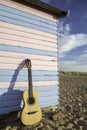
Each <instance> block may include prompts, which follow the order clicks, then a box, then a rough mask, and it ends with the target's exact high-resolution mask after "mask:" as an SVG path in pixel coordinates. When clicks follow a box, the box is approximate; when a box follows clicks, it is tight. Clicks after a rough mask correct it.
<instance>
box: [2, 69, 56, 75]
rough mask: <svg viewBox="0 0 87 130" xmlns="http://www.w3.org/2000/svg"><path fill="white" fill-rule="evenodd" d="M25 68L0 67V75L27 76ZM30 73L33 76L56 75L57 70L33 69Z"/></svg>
mask: <svg viewBox="0 0 87 130" xmlns="http://www.w3.org/2000/svg"><path fill="white" fill-rule="evenodd" d="M27 73H28V72H27V70H19V69H16V70H12V69H0V76H9V75H11V76H12V75H14V76H16V75H19V76H27ZM32 75H33V76H35V75H37V76H42V75H44V76H45V75H46V76H57V75H58V72H57V71H40V70H38V71H37V70H33V71H32Z"/></svg>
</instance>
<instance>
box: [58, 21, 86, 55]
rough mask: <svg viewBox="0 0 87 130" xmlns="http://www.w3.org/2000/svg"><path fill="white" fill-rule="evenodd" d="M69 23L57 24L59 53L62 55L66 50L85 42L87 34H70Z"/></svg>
mask: <svg viewBox="0 0 87 130" xmlns="http://www.w3.org/2000/svg"><path fill="white" fill-rule="evenodd" d="M70 30H71V27H70V24H66V25H65V26H63V22H62V23H61V24H59V37H60V38H59V53H60V56H63V55H64V53H66V52H67V51H71V50H72V49H75V48H77V47H80V46H83V45H86V44H87V34H81V33H79V34H70Z"/></svg>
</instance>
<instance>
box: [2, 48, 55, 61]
mask: <svg viewBox="0 0 87 130" xmlns="http://www.w3.org/2000/svg"><path fill="white" fill-rule="evenodd" d="M0 56H1V57H7V58H18V59H19V58H20V59H31V60H44V61H54V62H57V57H52V56H43V55H35V54H24V53H16V52H8V51H0Z"/></svg>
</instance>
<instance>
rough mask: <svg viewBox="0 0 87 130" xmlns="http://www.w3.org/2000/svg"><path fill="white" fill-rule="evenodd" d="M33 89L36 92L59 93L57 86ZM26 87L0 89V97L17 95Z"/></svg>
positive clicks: (35, 87)
mask: <svg viewBox="0 0 87 130" xmlns="http://www.w3.org/2000/svg"><path fill="white" fill-rule="evenodd" d="M33 88H34V89H36V90H37V91H38V92H40V93H41V92H44V91H46V92H50V91H52V92H54V91H56V92H58V91H59V86H57V85H56V86H51V85H50V86H44V87H41V86H34V87H33ZM27 89H28V87H19V88H18V87H17V88H16V87H14V88H0V95H3V94H5V95H13V94H19V93H20V92H23V91H24V90H27Z"/></svg>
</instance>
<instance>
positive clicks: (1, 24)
mask: <svg viewBox="0 0 87 130" xmlns="http://www.w3.org/2000/svg"><path fill="white" fill-rule="evenodd" d="M0 27H3V28H4V27H5V28H10V29H13V30H17V31H21V32H24V33H28V34H34V35H39V36H42V37H43V36H45V38H48V39H49V40H52V39H53V40H54V42H55V40H56V39H57V35H54V34H51V33H47V32H42V31H39V30H35V29H31V28H26V27H22V26H18V25H14V24H10V23H6V22H2V21H0Z"/></svg>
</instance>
